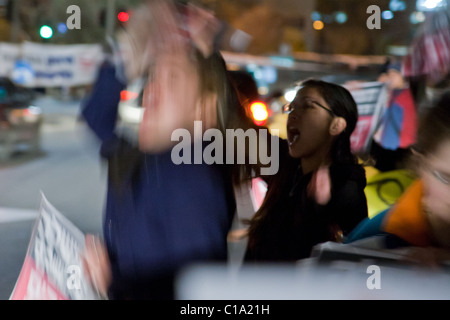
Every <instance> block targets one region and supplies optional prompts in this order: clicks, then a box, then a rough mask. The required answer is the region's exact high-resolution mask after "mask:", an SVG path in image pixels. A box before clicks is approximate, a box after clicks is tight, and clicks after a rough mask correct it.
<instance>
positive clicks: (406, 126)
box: [371, 61, 417, 171]
mask: <svg viewBox="0 0 450 320" xmlns="http://www.w3.org/2000/svg"><path fill="white" fill-rule="evenodd" d="M378 81H380V82H385V83H386V84H387V88H388V96H389V97H388V101H387V108H386V110H385V112H384V114H383V116H382V118H381V122H380V126H379V128H378V130H377V132H375V135H374V143H373V144H372V150H371V153H372V155H373V157H374V158H375V161H376V164H375V166H376V167H377V169H379V170H381V171H390V170H396V169H402V168H403V166H404V164H405V160H406V159H407V158H408V157H409V156H410V154H411V152H410V147H411V146H412V145H413V144H414V143H415V142H416V137H417V107H416V103H415V100H414V97H413V94H412V91H411V89H410V87H409V85H408V81H407V80H406V79H405V77H404V76H403V74H402V70H401V63H400V62H396V61H393V62H390V63H389V64H388V65H387V67H386V71H385V72H383V73H382V74H381V75H380V76H379V78H378Z"/></svg>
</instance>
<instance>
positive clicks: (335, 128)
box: [330, 117, 347, 136]
mask: <svg viewBox="0 0 450 320" xmlns="http://www.w3.org/2000/svg"><path fill="white" fill-rule="evenodd" d="M345 128H347V121H346V120H345V119H344V118H342V117H335V118H334V119H333V120H332V121H331V124H330V135H332V136H338V135H340V134H341V133H342V132H343V131H344V130H345Z"/></svg>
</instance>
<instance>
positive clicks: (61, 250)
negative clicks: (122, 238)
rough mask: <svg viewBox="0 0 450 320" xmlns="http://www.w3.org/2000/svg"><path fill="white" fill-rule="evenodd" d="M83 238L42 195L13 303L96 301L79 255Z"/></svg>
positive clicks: (95, 293) (93, 289) (96, 297)
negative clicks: (21, 301)
mask: <svg viewBox="0 0 450 320" xmlns="http://www.w3.org/2000/svg"><path fill="white" fill-rule="evenodd" d="M83 249H84V234H83V233H82V232H81V231H80V230H79V229H78V228H77V227H76V226H74V225H73V224H72V223H71V222H70V221H69V220H68V219H67V218H65V217H64V216H63V215H62V214H61V213H60V212H59V211H58V210H57V209H56V208H55V207H53V205H52V204H51V203H50V202H49V201H48V200H47V199H46V198H45V196H44V195H42V200H41V207H40V214H39V217H38V219H37V221H36V223H35V226H34V228H33V232H32V236H31V240H30V243H29V246H28V251H27V253H26V257H25V261H24V264H23V267H22V270H21V272H20V275H19V278H18V280H17V283H16V285H15V287H14V290H13V293H12V295H11V297H10V299H11V300H96V299H99V298H100V296H99V295H98V293H97V291H96V290H95V288H93V287H92V286H91V285H90V283H89V282H88V281H87V279H86V277H85V274H84V271H83V263H82V261H81V258H80V252H82V251H83Z"/></svg>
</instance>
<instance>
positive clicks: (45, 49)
mask: <svg viewBox="0 0 450 320" xmlns="http://www.w3.org/2000/svg"><path fill="white" fill-rule="evenodd" d="M103 58H104V56H103V50H102V47H101V45H99V44H76V45H48V44H37V43H32V42H24V43H23V44H21V45H12V44H7V43H1V44H0V66H1V67H0V76H6V77H10V78H11V79H12V80H13V81H14V82H16V83H17V84H20V85H23V86H25V87H34V88H36V87H71V86H79V85H89V84H91V83H93V82H94V80H95V78H96V76H97V70H98V67H99V65H100V63H101V62H102V61H103Z"/></svg>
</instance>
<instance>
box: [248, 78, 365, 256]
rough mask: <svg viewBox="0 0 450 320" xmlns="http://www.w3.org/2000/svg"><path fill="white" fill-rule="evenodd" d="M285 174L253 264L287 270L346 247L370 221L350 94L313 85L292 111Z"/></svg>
mask: <svg viewBox="0 0 450 320" xmlns="http://www.w3.org/2000/svg"><path fill="white" fill-rule="evenodd" d="M286 109H287V111H288V112H289V117H288V121H287V133H288V135H287V141H286V140H281V142H280V170H279V172H278V173H277V174H276V175H274V176H273V177H270V179H266V182H267V183H268V190H267V194H266V197H265V199H264V202H263V204H262V206H261V208H260V209H259V210H258V212H256V214H255V215H254V217H253V218H252V220H251V221H250V226H249V229H248V245H247V251H246V254H245V261H246V262H287V261H295V260H299V259H303V258H307V257H309V256H310V253H311V249H312V247H313V246H314V245H316V244H319V243H322V242H326V241H340V240H341V239H342V237H343V236H345V235H346V234H348V233H349V232H350V231H351V230H352V229H353V228H354V227H355V226H356V225H357V224H358V223H359V222H360V221H362V220H363V219H364V218H366V217H367V201H366V197H365V193H364V188H365V186H366V178H365V170H364V168H363V167H362V166H361V165H359V164H358V162H357V159H356V158H355V156H354V155H353V154H352V153H351V147H350V135H351V134H352V132H353V130H354V128H355V126H356V122H357V119H358V112H357V106H356V103H355V101H354V99H353V98H352V96H351V94H350V93H349V92H348V91H347V90H346V89H345V88H343V87H341V86H339V85H336V84H332V83H328V82H324V81H320V80H308V81H305V82H303V83H302V84H301V87H300V89H299V91H298V92H297V95H296V97H295V99H294V100H293V101H292V102H291V103H290V104H289V105H287V106H286Z"/></svg>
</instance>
